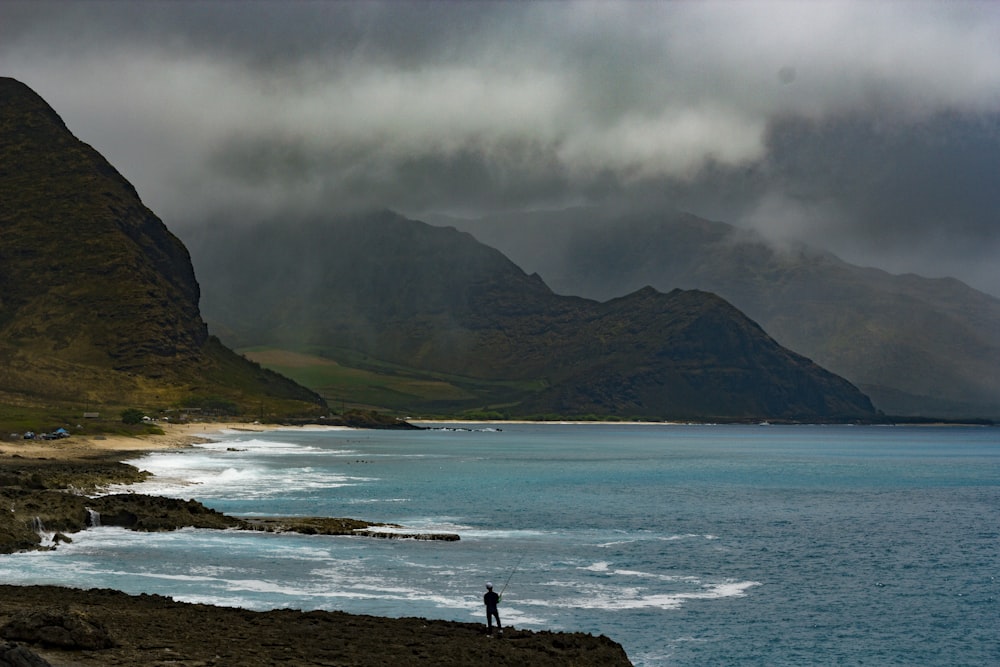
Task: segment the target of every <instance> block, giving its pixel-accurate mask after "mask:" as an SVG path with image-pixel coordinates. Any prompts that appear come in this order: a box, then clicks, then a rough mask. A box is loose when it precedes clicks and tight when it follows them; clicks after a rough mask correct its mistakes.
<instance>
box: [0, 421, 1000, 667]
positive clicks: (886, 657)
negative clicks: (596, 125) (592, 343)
mask: <svg viewBox="0 0 1000 667" xmlns="http://www.w3.org/2000/svg"><path fill="white" fill-rule="evenodd" d="M501 428H502V430H496V429H491V428H488V427H474V428H473V429H472V430H428V431H421V432H399V433H396V432H379V431H349V430H339V431H337V430H326V431H303V430H288V431H274V432H267V433H237V432H233V433H229V434H226V435H224V436H223V437H222V438H221V440H222V441H221V442H219V443H217V444H212V445H207V446H205V447H200V448H195V449H191V450H185V451H181V452H168V453H159V454H154V455H151V456H149V457H146V458H144V459H142V460H141V461H138V462H137V463H138V465H140V467H143V468H146V469H148V470H151V471H153V472H155V473H156V475H157V477H156V479H155V481H153V482H151V483H147V484H144V485H140V486H138V487H136V489H137V490H140V491H145V492H154V493H161V494H167V495H174V496H178V497H183V498H188V497H193V498H197V499H199V500H201V501H203V502H205V503H206V504H207V505H209V506H211V507H214V508H216V509H219V510H221V511H224V512H227V513H231V514H236V515H246V516H253V515H303V516H311V515H328V516H350V517H357V518H363V519H368V520H373V521H386V522H395V523H401V524H404V525H405V526H407V527H409V528H413V529H419V530H422V531H423V530H438V531H447V532H456V533H459V534H460V535H461V538H462V539H461V541H460V542H416V541H409V540H408V541H399V540H375V539H369V538H354V537H322V536H301V535H265V534H253V533H239V532H215V531H199V530H182V531H177V532H174V533H162V534H152V535H146V534H141V535H137V534H135V533H130V532H127V531H123V530H120V529H116V528H99V529H95V530H90V531H86V532H85V533H81V534H78V535H75V536H74V542H73V543H72V544H70V545H60V547H59V549H58V550H57V551H54V552H44V553H42V552H39V553H31V554H17V555H13V556H5V557H2V558H0V576H2V577H3V579H4V580H5V581H7V582H10V583H58V584H64V585H73V586H81V587H91V586H99V587H104V586H107V587H113V588H118V589H121V590H125V591H129V592H133V593H138V592H150V593H160V594H164V595H170V596H172V597H174V598H176V599H179V600H186V601H195V602H208V603H213V604H220V605H235V606H241V607H247V608H252V609H268V608H275V607H292V608H299V609H342V610H345V611H349V612H356V613H366V614H378V615H385V616H424V617H431V618H444V619H453V620H461V621H482V620H484V618H483V617H484V613H483V608H482V602H481V598H482V593H483V584H484V582H485V581H487V580H492V581H493V582H494V583H495V584H496V586H497V588H501V587H502V586H503V585H504V583H505V582H506V581H507V579H508V577H510V584H509V587H508V589H507V591H506V592H505V594H504V598H503V603H502V604H501V609H500V611H501V617H502V619H503V622H504V623H505V624H511V625H514V626H517V627H524V628H532V629H553V630H574V631H575V630H580V631H584V632H590V633H594V634H604V635H607V636H609V637H612V638H613V639H615V640H616V641H619V642H620V643H621V644H622V645H623V646H624V647H625V649H626V651H627V652H628V654H629V657H630V658H631V659H632V661H633V662H634V663H635V664H636V665H644V666H661V665H801V664H829V665H991V664H1000V630H998V625H1000V624H998V620H1000V604H998V595H1000V587H998V584H997V580H996V576H997V574H998V571H1000V431H998V430H997V429H995V428H959V427H955V428H932V427H924V428H917V427H913V428H911V427H848V426H837V427H833V426H826V427H819V426H812V427H809V426H802V427H791V426H667V425H655V426H654V425H642V426H635V425H597V424H594V425H557V424H546V425H520V424H511V425H504V426H502V427H501ZM232 449H235V450H239V451H231V450H232ZM518 563H519V564H520V566H519V567H518V569H517V570H516V571H513V568H514V567H515V566H516V565H518Z"/></svg>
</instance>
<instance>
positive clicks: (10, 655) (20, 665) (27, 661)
mask: <svg viewBox="0 0 1000 667" xmlns="http://www.w3.org/2000/svg"><path fill="white" fill-rule="evenodd" d="M0 667H52V665H51V663H50V662H49V661H48V660H46V659H45V658H43V657H41V656H40V655H38V654H37V653H35V652H34V651H31V650H30V649H27V648H25V647H23V646H18V645H17V644H13V643H11V642H2V643H0Z"/></svg>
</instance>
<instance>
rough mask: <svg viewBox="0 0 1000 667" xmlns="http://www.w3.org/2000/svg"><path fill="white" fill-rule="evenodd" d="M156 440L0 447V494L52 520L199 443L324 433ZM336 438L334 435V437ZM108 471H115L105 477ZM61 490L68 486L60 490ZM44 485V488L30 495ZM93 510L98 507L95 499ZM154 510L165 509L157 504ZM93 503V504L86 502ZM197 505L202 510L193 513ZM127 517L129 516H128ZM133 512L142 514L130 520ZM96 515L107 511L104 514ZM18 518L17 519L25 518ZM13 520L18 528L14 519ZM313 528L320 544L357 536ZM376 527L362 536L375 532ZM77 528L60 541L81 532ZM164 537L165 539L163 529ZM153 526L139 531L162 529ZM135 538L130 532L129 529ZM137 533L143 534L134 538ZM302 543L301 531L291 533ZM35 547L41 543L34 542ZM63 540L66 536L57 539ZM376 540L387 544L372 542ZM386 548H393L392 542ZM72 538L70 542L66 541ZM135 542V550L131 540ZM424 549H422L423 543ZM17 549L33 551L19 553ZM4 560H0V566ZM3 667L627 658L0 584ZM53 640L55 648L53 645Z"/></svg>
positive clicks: (467, 627)
mask: <svg viewBox="0 0 1000 667" xmlns="http://www.w3.org/2000/svg"><path fill="white" fill-rule="evenodd" d="M161 426H162V427H164V433H163V434H162V435H160V434H155V435H146V436H138V437H130V436H106V437H100V436H97V437H93V436H91V437H82V436H71V437H70V438H67V439H63V440H44V441H31V440H29V441H4V442H2V443H0V477H3V478H4V479H3V486H2V487H0V493H5V494H9V495H10V496H11V498H14V499H20V500H21V501H24V500H25V499H29V500H32V499H33V502H34V501H37V503H40V504H38V505H35V506H36V507H39V508H40V509H37V510H34V511H35V512H39V511H42V509H44V508H48V509H47V510H45V511H51V512H54V513H55V512H57V511H58V508H57V507H56V505H58V503H60V502H63V501H74V502H75V501H78V497H76V496H75V495H74V493H73V492H72V489H74V488H78V487H77V486H76V485H77V480H87V479H88V476H89V477H90V479H105V478H108V477H109V476H110V477H113V475H115V474H123V473H122V472H121V471H122V470H126V473H124V474H126V476H127V475H128V474H132V473H131V472H128V471H129V470H130V471H133V472H135V471H137V469H136V468H135V467H134V466H131V465H129V464H124V463H122V461H123V460H124V459H130V458H135V457H136V456H139V455H142V454H145V453H151V452H157V451H168V450H171V449H184V448H188V447H192V446H194V445H197V444H199V443H206V442H215V440H213V436H214V435H217V434H220V433H221V432H223V431H227V430H235V431H246V432H253V433H266V432H269V431H274V430H279V429H299V428H303V429H311V428H320V429H324V430H325V429H328V428H329V427H324V426H315V427H310V426H283V425H270V424H253V423H246V422H192V423H186V424H162V425H161ZM335 428H339V427H335ZM109 471H110V472H109ZM66 479H69V480H72V481H71V482H70V483H68V484H67V482H66V481H65V480H66ZM35 484H40V485H41V489H36V488H35V486H34V485H35ZM106 498H108V499H111V500H113V501H114V502H131V501H136V502H138V503H142V504H148V503H149V502H153V503H155V506H154V507H153V510H152V512H151V513H150V514H151V516H155V517H160V516H162V513H161V512H162V510H163V508H164V507H166V508H167V509H168V510H170V511H173V510H174V509H176V507H177V506H180V507H182V508H183V509H184V510H185V511H191V504H190V503H188V502H184V501H172V500H170V499H163V498H159V497H154V496H143V495H142V494H134V495H130V494H125V496H124V497H123V500H121V501H119V500H115V498H122V497H121V496H107V497H106ZM92 500H93V499H92ZM160 501H163V503H162V504H160ZM91 504H95V505H96V503H91ZM198 505H200V504H198ZM132 509H135V508H130V509H129V510H128V511H132ZM136 511H138V510H136ZM101 513H102V514H103V512H101ZM195 513H196V514H197V516H198V518H199V520H201V521H205V522H208V524H209V525H206V526H204V527H215V528H222V527H225V526H223V525H221V524H220V525H219V526H214V525H211V523H212V522H213V521H218V520H219V519H220V517H224V515H220V514H218V513H217V512H214V510H207V511H203V510H202V509H198V508H195ZM21 514H23V512H22V513H21ZM21 514H19V515H15V514H13V513H12V514H11V515H10V516H0V519H3V520H6V521H7V524H2V523H0V532H5V533H8V532H11V534H13V533H15V532H18V531H20V532H24V533H27V532H31V530H32V529H31V528H30V527H29V526H26V525H25V521H24V519H25V518H26V517H27V516H33V514H32V515H23V516H22V515H21ZM18 517H20V518H18ZM322 521H327V522H330V523H331V525H330V526H326V525H318V526H313V525H308V526H306V528H307V529H308V530H309V531H311V532H312V533H313V534H315V533H324V531H326V530H330V531H335V530H338V529H341V528H342V529H344V530H348V531H351V532H350V533H336V532H325V534H352V533H353V530H354V529H355V527H354V526H353V525H346V526H337V525H332V524H333V523H336V522H338V521H342V520H337V519H325V520H322ZM374 526H375V524H372V525H370V526H369V527H370V528H371V527H374ZM85 528H86V526H85V525H81V524H79V523H77V524H76V526H75V527H67V528H66V529H65V530H66V532H68V533H70V534H72V533H73V532H74V530H82V529H85ZM164 528H167V526H166V525H165V526H164ZM164 528H158V527H156V526H155V525H153V526H150V527H148V528H146V529H149V530H157V529H164ZM134 529H135V528H134ZM139 529H140V530H141V529H142V528H139ZM297 532H298V531H297ZM31 537H37V536H36V535H35V533H34V532H31ZM62 537H63V538H64V539H66V536H65V535H62ZM371 537H383V535H376V534H373V535H371ZM385 537H398V535H393V534H391V533H390V534H387V535H385ZM70 539H71V538H70ZM136 539H142V538H141V533H138V532H137V533H136ZM418 539H419V538H418ZM22 544H23V548H22V549H20V550H30V549H31V548H32V547H31V546H30V545H28V544H27V543H26V542H22ZM3 557H4V556H3V555H0V558H3ZM0 637H2V639H0V663H4V664H6V663H5V662H4V661H5V660H7V659H8V658H11V659H14V660H20V662H14V663H12V664H31V665H35V666H37V667H43V666H44V665H49V666H50V667H83V666H90V665H93V666H99V665H100V666H121V667H125V666H131V665H140V664H153V663H155V664H166V663H169V664H172V665H178V666H181V667H196V666H197V667H206V666H208V665H212V666H215V667H258V666H259V667H263V666H264V665H275V664H350V665H371V666H372V667H374V666H375V665H385V664H393V665H404V666H405V665H417V664H437V665H442V666H445V667H449V666H454V667H459V666H461V665H468V664H480V663H482V664H486V663H489V664H494V665H509V666H511V667H513V666H514V665H523V664H532V665H539V666H546V665H549V666H552V667H564V666H566V667H568V666H569V665H574V666H576V667H597V666H598V665H601V666H604V665H607V666H609V667H610V666H619V665H620V666H622V667H625V666H628V665H631V664H632V663H631V661H630V660H629V659H628V656H627V655H626V653H625V650H624V648H623V647H622V646H621V645H620V644H618V643H617V642H615V641H613V640H612V639H609V638H607V637H605V636H603V635H600V636H596V635H591V634H586V633H580V632H550V631H545V630H541V631H532V630H518V629H515V628H513V627H510V628H509V629H508V631H507V632H506V633H505V634H504V635H503V637H502V638H494V637H492V636H489V635H487V634H486V631H485V627H484V625H483V624H482V623H463V622H455V621H446V620H438V619H427V618H391V617H381V616H368V615H358V614H349V613H346V612H341V611H309V612H306V611H301V610H296V609H273V610H269V611H250V610H247V609H241V608H230V607H221V606H213V605H206V604H194V603H184V602H177V601H175V600H173V599H171V598H169V597H163V596H159V595H129V594H126V593H124V592H120V591H115V590H111V589H94V588H90V589H80V588H70V587H65V586H51V585H6V584H5V585H0ZM54 637H57V638H58V639H53V638H54Z"/></svg>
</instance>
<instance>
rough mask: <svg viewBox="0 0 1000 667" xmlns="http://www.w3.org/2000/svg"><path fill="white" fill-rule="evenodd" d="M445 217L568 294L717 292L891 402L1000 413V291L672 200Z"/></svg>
mask: <svg viewBox="0 0 1000 667" xmlns="http://www.w3.org/2000/svg"><path fill="white" fill-rule="evenodd" d="M442 222H444V221H442ZM447 222H448V223H449V224H453V225H456V226H458V227H460V228H461V229H464V230H466V231H469V232H471V233H472V234H473V235H475V236H476V238H478V239H479V240H481V241H482V242H484V243H487V244H489V245H491V246H494V247H496V248H498V249H499V250H500V251H502V252H504V253H505V254H507V255H508V256H509V257H511V258H512V259H513V261H515V262H517V263H518V264H519V265H520V266H522V267H524V268H525V269H526V270H529V271H537V272H539V273H541V274H542V275H543V277H544V278H545V280H546V282H547V283H548V284H550V285H551V286H552V288H553V289H554V290H555V291H557V292H559V293H561V294H575V295H579V296H585V297H589V298H595V299H606V298H611V297H613V296H617V295H619V294H625V293H627V292H630V291H632V290H635V289H637V288H639V287H641V286H643V285H652V286H653V287H655V288H657V289H660V290H669V289H673V288H678V287H679V288H682V289H703V290H707V291H711V292H714V293H716V294H719V295H720V296H722V297H723V298H725V299H727V300H728V301H730V302H732V303H733V304H734V305H735V306H736V307H737V308H739V309H740V310H741V311H743V312H745V313H746V314H747V315H748V316H749V317H751V318H753V319H754V320H755V321H757V322H759V323H760V325H761V326H762V327H763V328H764V329H765V330H766V331H767V332H768V333H769V334H770V335H772V336H773V337H774V338H775V339H776V340H777V341H779V342H780V343H781V344H782V345H784V346H786V347H788V348H790V349H792V350H795V351H797V352H799V353H801V354H804V355H806V356H808V357H810V358H812V359H814V360H815V361H816V362H817V363H819V364H820V365H822V366H823V367H824V368H828V369H830V370H832V371H833V372H835V373H837V374H840V375H842V376H844V377H846V378H848V379H850V380H851V381H852V382H853V383H854V384H856V385H857V386H859V387H860V388H861V389H862V390H864V391H865V392H866V393H867V394H868V395H869V396H871V397H872V399H873V401H874V402H875V404H876V406H877V407H879V408H880V409H882V410H884V411H885V412H887V413H890V414H901V415H907V414H908V415H920V414H923V415H932V416H940V417H994V418H996V417H1000V333H998V332H1000V300H997V299H995V298H993V297H991V296H989V295H986V294H983V293H981V292H978V291H976V290H974V289H972V288H970V287H968V286H967V285H964V284H963V283H961V282H959V281H957V280H953V279H933V280H932V279H927V278H921V277H919V276H915V275H902V276H897V275H890V274H888V273H886V272H884V271H879V270H876V269H866V268H861V267H857V266H853V265H851V264H848V263H846V262H844V261H842V260H840V259H838V258H837V257H835V256H833V255H830V254H828V253H823V252H820V251H818V250H816V249H813V248H809V247H806V246H803V245H785V246H783V247H778V246H775V245H774V244H769V243H766V242H765V241H764V240H762V239H761V238H759V237H757V236H755V235H753V234H751V233H748V232H744V231H740V230H737V229H735V228H734V227H732V226H730V225H727V224H724V223H721V222H710V221H708V220H703V219H700V218H698V217H696V216H693V215H689V214H684V213H679V212H676V211H670V210H665V209H648V208H647V209H639V208H636V209H628V208H618V209H615V208H610V207H608V208H578V209H569V210H565V211H556V212H536V213H529V214H518V215H508V216H498V217H495V218H489V219H484V220H479V221H458V220H449V221H447Z"/></svg>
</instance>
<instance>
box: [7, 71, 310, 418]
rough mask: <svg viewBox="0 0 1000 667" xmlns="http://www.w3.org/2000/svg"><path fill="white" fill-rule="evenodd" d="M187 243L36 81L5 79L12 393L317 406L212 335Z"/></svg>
mask: <svg viewBox="0 0 1000 667" xmlns="http://www.w3.org/2000/svg"><path fill="white" fill-rule="evenodd" d="M199 291H200V290H199V286H198V283H197V281H196V280H195V276H194V270H193V268H192V265H191V261H190V257H189V255H188V252H187V250H186V248H185V247H184V245H183V244H182V243H181V242H180V240H178V239H177V238H176V237H175V236H174V235H173V234H171V233H170V232H169V231H168V230H167V228H166V227H165V226H164V225H163V223H162V222H161V221H160V220H159V219H158V218H157V217H156V216H155V215H154V214H153V213H152V212H151V211H149V209H147V208H146V207H145V206H144V205H143V204H142V202H141V201H140V200H139V197H138V195H137V194H136V192H135V190H134V188H133V187H132V186H131V185H130V184H129V183H128V182H127V181H126V180H125V179H124V178H123V177H122V176H121V174H119V173H118V172H117V171H116V170H115V169H114V168H113V167H112V166H111V165H110V164H108V162H107V161H106V160H105V159H104V158H103V157H101V155H100V154H98V153H97V152H96V151H95V150H94V149H93V148H91V147H90V146H88V145H86V144H84V143H83V142H81V141H80V140H78V139H77V138H76V137H74V136H73V135H72V134H71V133H70V132H69V130H68V129H67V128H66V126H65V125H64V124H63V122H62V120H61V119H60V118H59V116H58V115H57V114H56V112H55V111H53V110H52V109H51V108H50V107H49V106H48V105H47V104H46V103H45V101H44V100H42V99H41V98H40V97H39V96H38V95H36V94H35V93H34V92H33V91H31V90H30V89H29V88H28V87H27V86H25V85H24V84H22V83H20V82H18V81H15V80H14V79H9V78H0V401H2V402H4V403H7V404H19V405H56V404H58V405H89V406H97V405H129V404H139V405H147V406H149V407H154V406H167V405H170V404H173V403H177V402H182V401H188V402H191V401H192V400H194V401H197V400H198V399H199V397H200V398H202V399H210V398H211V399H219V400H224V401H227V402H230V403H235V404H237V405H242V406H244V407H247V408H249V407H251V406H252V407H253V408H254V409H255V410H256V409H257V408H258V406H259V404H260V402H261V401H262V400H263V399H264V398H268V399H270V401H271V404H272V407H275V406H277V405H279V404H281V405H284V407H285V408H286V409H307V410H308V409H317V408H318V407H319V406H320V404H321V403H322V401H321V399H320V398H319V397H318V396H317V395H315V394H314V393H312V392H310V391H308V390H306V389H305V388H303V387H300V386H298V385H296V384H295V383H293V382H291V381H290V380H288V379H286V378H283V377H280V376H278V375H277V374H275V373H273V372H269V371H265V370H264V369H262V368H260V367H259V366H257V365H255V364H253V363H250V362H248V361H246V360H245V359H242V358H241V357H239V356H237V355H235V354H234V353H233V352H231V351H230V350H228V349H227V348H225V347H224V346H223V345H221V344H220V343H219V341H218V340H217V339H215V338H213V337H210V336H209V334H208V329H207V327H206V325H205V323H204V321H203V320H202V319H201V316H200V314H199V308H198V300H199Z"/></svg>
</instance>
